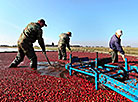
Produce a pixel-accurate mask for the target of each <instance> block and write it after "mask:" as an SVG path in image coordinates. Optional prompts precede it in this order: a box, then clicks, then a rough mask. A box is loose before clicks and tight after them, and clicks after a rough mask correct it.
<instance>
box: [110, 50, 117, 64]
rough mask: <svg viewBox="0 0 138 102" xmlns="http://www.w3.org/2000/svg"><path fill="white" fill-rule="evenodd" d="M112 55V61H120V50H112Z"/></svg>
mask: <svg viewBox="0 0 138 102" xmlns="http://www.w3.org/2000/svg"><path fill="white" fill-rule="evenodd" d="M110 55H111V57H112V63H116V62H118V51H114V50H113V51H111V52H110Z"/></svg>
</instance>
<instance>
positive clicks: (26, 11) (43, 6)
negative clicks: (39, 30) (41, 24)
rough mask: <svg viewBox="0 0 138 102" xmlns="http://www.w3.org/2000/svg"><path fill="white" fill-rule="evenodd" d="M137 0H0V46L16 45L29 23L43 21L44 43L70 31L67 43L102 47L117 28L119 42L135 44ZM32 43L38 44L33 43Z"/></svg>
mask: <svg viewBox="0 0 138 102" xmlns="http://www.w3.org/2000/svg"><path fill="white" fill-rule="evenodd" d="M137 4H138V0H1V2H0V45H2V44H9V45H16V43H17V40H18V38H19V36H20V34H21V32H22V31H23V29H24V28H25V27H26V25H27V24H28V23H30V22H37V20H39V19H40V18H43V19H45V20H46V23H47V25H48V27H47V28H43V37H44V41H45V44H51V43H52V42H54V43H55V44H57V42H58V40H59V37H58V36H59V34H60V33H63V32H67V31H71V32H72V33H73V36H72V38H71V44H74V45H76V44H77V45H78V44H80V45H83V46H86V45H88V46H106V47H108V42H109V40H110V38H111V36H112V35H113V34H114V33H115V31H116V30H117V29H122V30H123V36H122V38H121V39H122V45H123V46H128V45H129V46H133V47H138V38H137V35H138V6H137ZM35 45H38V43H37V42H36V43H35Z"/></svg>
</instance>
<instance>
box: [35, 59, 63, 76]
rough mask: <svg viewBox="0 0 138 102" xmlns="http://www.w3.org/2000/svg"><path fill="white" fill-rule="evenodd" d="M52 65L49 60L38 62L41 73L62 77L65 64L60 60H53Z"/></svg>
mask: <svg viewBox="0 0 138 102" xmlns="http://www.w3.org/2000/svg"><path fill="white" fill-rule="evenodd" d="M51 64H52V66H50V65H49V64H48V62H38V69H37V70H38V71H39V72H40V73H41V75H50V76H55V77H61V74H62V73H63V72H64V71H65V68H64V67H65V64H63V63H59V62H57V61H56V62H51Z"/></svg>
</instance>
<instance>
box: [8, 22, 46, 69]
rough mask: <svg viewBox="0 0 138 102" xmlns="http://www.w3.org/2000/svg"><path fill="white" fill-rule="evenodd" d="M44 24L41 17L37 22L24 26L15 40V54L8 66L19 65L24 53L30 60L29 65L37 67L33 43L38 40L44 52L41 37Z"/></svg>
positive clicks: (44, 52)
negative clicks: (16, 49)
mask: <svg viewBox="0 0 138 102" xmlns="http://www.w3.org/2000/svg"><path fill="white" fill-rule="evenodd" d="M44 26H46V27H47V25H46V24H45V21H44V20H43V19H40V20H38V22H31V23H30V24H28V25H27V26H26V28H25V29H24V30H23V32H22V33H21V35H20V37H19V39H18V42H17V44H18V53H17V56H16V57H15V59H14V61H13V62H12V63H11V64H10V66H9V68H12V67H17V65H19V64H20V63H21V62H22V61H23V59H24V56H25V55H26V56H27V57H28V58H29V59H30V61H31V63H30V67H31V68H33V69H35V70H36V69H37V56H36V54H35V51H34V48H33V43H34V42H35V41H36V40H38V43H39V45H40V47H41V48H42V51H43V54H46V51H45V44H44V40H43V38H42V33H43V32H42V27H44Z"/></svg>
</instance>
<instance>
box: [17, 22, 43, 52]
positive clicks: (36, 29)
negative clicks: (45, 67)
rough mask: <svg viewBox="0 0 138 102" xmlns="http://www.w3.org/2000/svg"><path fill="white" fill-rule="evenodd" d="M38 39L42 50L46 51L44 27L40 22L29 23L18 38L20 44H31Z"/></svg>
mask: <svg viewBox="0 0 138 102" xmlns="http://www.w3.org/2000/svg"><path fill="white" fill-rule="evenodd" d="M36 40H38V43H39V45H40V47H41V48H42V50H43V51H44V52H45V45H44V40H43V38H42V29H41V26H40V25H39V23H33V22H31V23H30V24H28V25H27V27H26V28H25V29H24V30H23V32H22V34H21V35H20V37H19V39H18V44H19V45H20V44H30V45H33V43H34V42H35V41H36Z"/></svg>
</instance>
